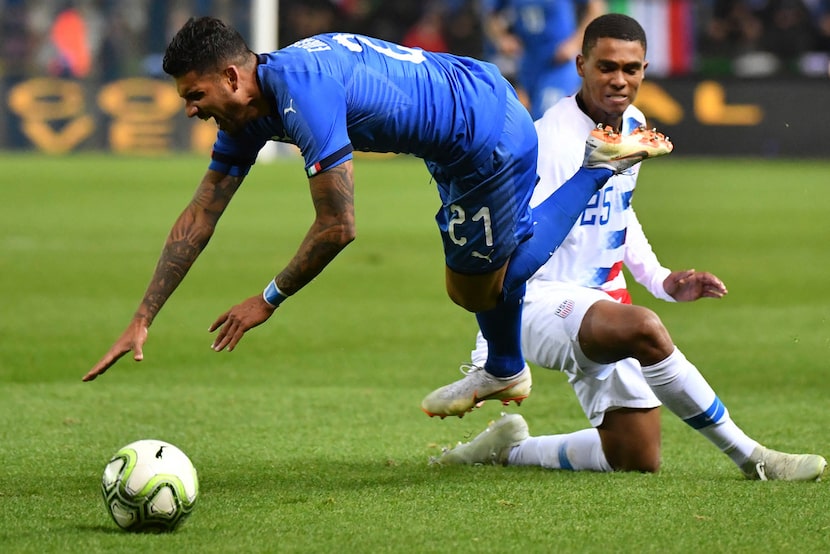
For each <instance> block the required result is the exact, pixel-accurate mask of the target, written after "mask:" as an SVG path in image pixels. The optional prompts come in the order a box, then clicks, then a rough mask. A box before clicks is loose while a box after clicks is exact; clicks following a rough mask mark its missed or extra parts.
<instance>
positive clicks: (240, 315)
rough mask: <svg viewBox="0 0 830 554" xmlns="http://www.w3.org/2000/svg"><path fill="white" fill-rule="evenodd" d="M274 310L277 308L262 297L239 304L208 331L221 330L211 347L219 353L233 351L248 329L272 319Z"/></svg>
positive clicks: (255, 297) (254, 297) (251, 298)
mask: <svg viewBox="0 0 830 554" xmlns="http://www.w3.org/2000/svg"><path fill="white" fill-rule="evenodd" d="M274 310H276V308H275V307H274V306H271V305H270V304H268V303H267V302H266V301H265V300H263V299H262V296H261V295H257V296H252V297H250V298H248V299H247V300H245V301H244V302H242V303H241V304H237V305H236V306H234V307H233V308H231V309H230V310H228V311H227V312H225V313H223V314H222V315H220V316H219V318H218V319H217V320H216V321H214V322H213V325H211V326H210V329H208V331H210V332H211V333H212V332H214V331H215V330H217V329H219V333H217V335H216V339H215V340H214V341H213V344H212V345H211V346H210V347H211V348H213V349H214V350H215V351H217V352H221V351H222V350H224V349H225V348H227V349H228V352H230V351H232V350H233V349H234V348H235V347H236V345H237V343H239V341H240V340H242V335H244V334H245V332H246V331H247V330H248V329H252V328H254V327H256V326H257V325H259V324H261V323H264V322H265V321H266V320H267V319H268V318H269V317H271V314H273V313H274Z"/></svg>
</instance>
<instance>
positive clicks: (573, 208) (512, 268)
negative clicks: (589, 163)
mask: <svg viewBox="0 0 830 554" xmlns="http://www.w3.org/2000/svg"><path fill="white" fill-rule="evenodd" d="M613 174H614V173H613V172H612V171H611V170H610V169H605V168H591V169H588V168H585V167H581V168H580V169H579V171H577V172H576V173H575V174H574V176H573V177H571V178H570V179H568V180H567V181H566V182H565V184H563V185H562V186H561V187H559V188H558V189H556V191H555V192H554V193H553V194H552V195H550V196H549V197H548V198H546V199H545V201H544V202H542V203H541V204H539V205H538V206H536V207H535V208H533V216H532V217H533V236H532V237H530V238H529V239H528V240H526V241H524V242H523V243H522V244H520V245H519V246H518V248H516V251H515V252H513V255H512V256H511V257H510V263H509V265H508V266H507V273H506V274H505V276H504V296H505V298H506V297H508V296H512V295H513V291H515V290H517V287H519V286H521V285H523V284H524V283H525V281H527V280H528V279H530V276H531V275H533V274H534V273H536V270H537V269H539V268H540V267H542V266H543V265H544V264H545V262H547V261H548V259H549V258H550V257H551V255H552V254H553V251H554V250H556V248H557V247H559V245H560V244H562V241H563V240H565V237H567V236H568V233H570V231H571V228H572V227H573V226H574V223H576V220H577V218H579V215H580V214H581V213H582V211H583V210H584V209H585V205H586V204H588V201H589V200H590V199H591V197H592V196H593V195H594V194H595V193H596V192H597V191H598V190H600V189H601V188H602V187H603V186H605V183H606V182H607V181H608V179H609V178H610V177H611V176H612V175H613Z"/></svg>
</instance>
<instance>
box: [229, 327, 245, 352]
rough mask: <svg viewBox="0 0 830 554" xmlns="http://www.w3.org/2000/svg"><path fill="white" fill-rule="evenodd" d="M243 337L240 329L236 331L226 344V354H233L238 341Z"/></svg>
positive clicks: (243, 333)
mask: <svg viewBox="0 0 830 554" xmlns="http://www.w3.org/2000/svg"><path fill="white" fill-rule="evenodd" d="M244 335H245V331H244V329H242V328H241V327H240V328H239V329H237V330H236V332H235V333H234V334H233V336H232V337H231V340H230V342H228V352H233V349H234V348H235V347H236V345H237V344H239V341H240V340H242V337H243V336H244Z"/></svg>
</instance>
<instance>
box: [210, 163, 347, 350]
mask: <svg viewBox="0 0 830 554" xmlns="http://www.w3.org/2000/svg"><path fill="white" fill-rule="evenodd" d="M308 183H309V188H310V189H311V200H312V202H313V203H314V211H315V218H314V222H313V223H312V224H311V228H310V229H309V230H308V233H306V236H305V238H304V239H303V242H302V243H301V244H300V247H299V249H298V250H297V253H296V254H295V255H294V257H293V258H292V259H291V261H290V262H288V265H287V266H286V267H285V269H283V270H282V271H280V272H279V274H278V275H277V276H276V278H275V281H276V283H277V286H278V287H279V289H280V290H281V291H282V292H283V293H285V294H287V295H290V294H294V293H295V292H297V291H298V290H300V289H301V288H303V287H304V286H305V285H307V284H308V283H310V282H311V280H312V279H314V278H315V277H316V276H317V275H319V274H320V272H321V271H323V269H324V268H325V267H326V265H328V263H329V262H331V261H332V260H333V259H334V258H335V256H337V254H339V253H340V251H341V250H343V249H344V248H345V247H346V246H347V245H348V244H349V243H350V242H351V241H353V240H354V237H355V222H354V181H353V177H352V162H351V161H346V162H344V163H342V164H340V165H338V166H335V167H333V168H331V169H329V170H327V171H324V172H323V173H318V174H317V175H315V176H314V177H311V178H310V179H309V180H308ZM274 309H275V308H274V307H273V306H271V305H270V304H268V303H267V302H265V300H263V298H262V294H257V295H255V296H252V297H250V298H248V299H247V300H245V301H244V302H242V303H241V304H237V305H236V306H234V307H233V308H231V309H230V310H228V311H227V312H225V313H224V314H222V315H221V316H219V318H218V319H217V320H216V321H215V322H214V323H213V325H211V327H210V331H215V330H217V329H219V332H218V333H217V334H216V340H214V342H213V346H212V348H213V349H214V350H216V351H217V352H219V351H221V350H224V349H225V348H227V349H228V350H229V351H230V350H233V349H234V347H235V346H236V344H237V343H238V342H239V341H240V340H241V339H242V336H243V335H244V334H245V332H246V331H247V330H249V329H251V328H253V327H256V326H257V325H259V324H261V323H263V322H264V321H265V320H267V319H268V318H269V317H271V314H273V313H274Z"/></svg>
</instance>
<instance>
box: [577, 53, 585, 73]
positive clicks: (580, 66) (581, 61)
mask: <svg viewBox="0 0 830 554" xmlns="http://www.w3.org/2000/svg"><path fill="white" fill-rule="evenodd" d="M576 73H577V74H578V75H579V76H580V77H585V56H583V55H582V54H577V55H576Z"/></svg>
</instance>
